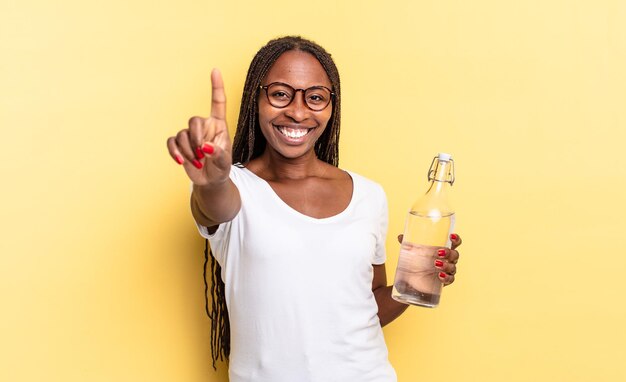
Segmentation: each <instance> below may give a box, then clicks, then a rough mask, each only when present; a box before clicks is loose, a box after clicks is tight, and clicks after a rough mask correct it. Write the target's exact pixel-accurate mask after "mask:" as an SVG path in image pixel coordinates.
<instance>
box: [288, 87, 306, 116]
mask: <svg viewBox="0 0 626 382" xmlns="http://www.w3.org/2000/svg"><path fill="white" fill-rule="evenodd" d="M298 92H302V97H298ZM309 111H310V109H309V107H308V106H307V104H306V101H305V99H304V89H296V92H295V94H294V98H293V101H292V102H291V103H290V104H289V105H287V107H286V108H285V115H286V116H288V117H290V118H291V119H293V120H294V121H298V122H299V121H302V120H304V119H306V118H307V115H308V112H309Z"/></svg>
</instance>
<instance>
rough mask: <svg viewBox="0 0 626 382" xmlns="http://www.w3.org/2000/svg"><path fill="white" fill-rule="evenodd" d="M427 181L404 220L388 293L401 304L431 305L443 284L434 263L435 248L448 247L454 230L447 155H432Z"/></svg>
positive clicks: (451, 175) (450, 168)
mask: <svg viewBox="0 0 626 382" xmlns="http://www.w3.org/2000/svg"><path fill="white" fill-rule="evenodd" d="M428 180H429V181H430V187H429V189H428V191H427V192H426V194H425V195H423V196H422V197H420V198H419V199H417V201H416V202H415V203H414V204H413V206H412V207H411V210H410V211H409V214H408V216H407V219H406V225H405V227H404V237H403V238H402V244H401V247H400V257H399V259H398V267H397V268H396V277H395V280H394V284H393V291H392V294H391V296H392V297H393V298H394V299H395V300H397V301H400V302H402V303H405V304H411V305H418V306H424V307H429V308H434V307H436V306H437V305H438V304H439V298H440V296H441V289H442V287H443V284H442V282H441V280H440V279H439V272H440V270H438V269H437V268H435V265H434V263H435V260H436V259H437V249H439V248H441V247H448V248H449V247H450V245H451V242H450V234H451V233H452V230H453V229H454V219H455V216H454V209H453V208H452V207H451V206H450V202H449V200H448V198H449V194H450V188H451V187H452V184H454V161H453V160H452V156H451V155H450V154H445V153H440V154H439V155H437V156H436V157H434V158H433V161H432V163H431V165H430V169H429V170H428Z"/></svg>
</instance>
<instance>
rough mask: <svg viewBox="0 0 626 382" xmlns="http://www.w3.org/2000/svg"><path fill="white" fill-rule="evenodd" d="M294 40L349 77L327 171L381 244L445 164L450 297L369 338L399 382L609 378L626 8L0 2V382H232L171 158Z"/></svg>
mask: <svg viewBox="0 0 626 382" xmlns="http://www.w3.org/2000/svg"><path fill="white" fill-rule="evenodd" d="M285 34H301V35H303V36H305V37H308V38H311V39H313V40H316V41H317V42H319V43H321V44H322V45H323V46H325V47H326V48H327V49H328V50H329V51H330V52H332V53H333V55H334V57H335V58H336V61H337V64H338V65H339V68H340V72H341V74H342V79H343V84H342V86H343V106H344V107H343V130H342V141H341V145H342V146H341V163H340V165H341V167H343V168H348V169H351V170H354V171H356V172H359V173H362V174H363V175H365V176H368V177H370V178H372V179H374V180H376V181H378V182H379V183H381V184H382V185H383V186H384V188H385V189H386V191H387V194H388V198H389V206H390V222H391V223H390V235H389V238H388V240H387V249H388V252H389V261H388V271H389V277H390V280H391V279H392V278H393V269H394V267H395V264H396V260H397V252H398V244H397V243H396V239H395V234H397V233H399V232H400V231H401V230H402V227H403V224H404V215H405V212H406V210H407V208H408V206H410V205H411V203H412V201H413V200H414V199H415V198H416V197H417V196H418V195H419V194H420V193H422V192H424V191H425V187H426V176H425V175H426V170H427V168H428V165H429V164H430V160H431V158H432V156H433V155H435V154H436V153H437V152H438V151H447V152H451V153H453V154H454V157H455V159H456V165H457V183H456V184H455V186H454V192H455V200H456V206H457V211H458V219H457V232H459V233H460V234H461V235H462V237H463V238H464V241H465V243H464V244H463V246H462V247H461V254H462V259H461V262H460V264H459V266H460V271H459V276H458V281H457V282H456V283H455V284H454V285H453V286H451V287H448V288H446V289H445V291H444V295H443V298H442V305H441V306H440V307H439V308H437V309H435V310H427V309H421V308H411V309H410V310H409V311H408V312H407V313H405V314H404V315H403V316H402V317H401V318H400V319H398V320H397V321H396V322H394V323H392V324H391V325H389V327H387V328H385V336H386V339H387V342H388V345H389V352H390V359H391V362H392V363H393V365H394V366H395V368H396V369H397V372H398V375H399V379H400V381H402V382H406V381H433V380H449V381H481V382H484V381H529V380H533V381H568V382H570V381H617V380H625V379H626V371H625V369H624V366H623V361H624V359H625V358H626V351H625V347H624V345H625V344H626V331H624V329H623V323H624V322H626V306H625V304H624V302H623V301H624V300H623V296H622V294H623V293H624V292H626V286H625V283H624V281H623V277H624V271H625V270H626V256H624V250H623V247H624V243H623V239H624V230H625V228H626V224H624V222H623V220H622V219H623V218H624V213H625V212H626V208H625V207H626V205H625V202H624V194H625V191H626V187H625V186H626V171H625V170H624V168H625V166H626V160H625V159H624V156H623V155H622V152H623V145H624V141H625V140H626V133H625V131H626V111H625V110H626V90H625V89H626V75H625V73H626V71H625V69H624V68H626V2H624V1H621V0H593V1H591V0H589V1H584V0H578V1H575V0H560V1H559V0H531V1H496V0H475V1H451V0H450V1H441V0H429V1H392V2H389V1H387V2H382V1H380V2H373V1H356V0H355V1H344V2H340V1H336V2H335V1H327V0H320V1H317V2H313V3H311V2H285V1H275V0H267V1H263V2H253V1H251V2H243V1H222V2H215V1H191V0H178V1H148V0H135V1H121V0H113V1H108V2H85V1H78V0H65V1H43V0H23V1H12V0H2V1H1V2H0V48H1V49H0V55H1V58H0V126H1V128H2V139H3V144H2V149H1V150H0V156H1V158H0V169H1V179H2V188H1V191H0V192H2V198H1V200H0V203H2V208H1V216H2V227H1V232H2V239H1V240H0V253H1V260H0V261H1V262H0V273H1V275H0V276H1V277H0V293H1V300H0V301H1V304H2V314H1V318H0V349H1V350H0V380H2V381H40V380H47V381H147V380H150V381H220V382H223V381H226V377H225V376H226V370H225V367H224V366H223V365H222V366H221V367H220V370H219V371H218V372H214V371H213V370H212V368H211V366H210V362H209V354H210V350H209V341H208V338H209V321H208V319H207V318H206V317H205V314H204V299H203V292H204V285H203V282H202V264H203V256H202V248H203V241H202V240H201V239H200V237H199V236H198V235H197V233H196V229H195V227H194V225H193V223H192V220H191V215H190V213H189V210H188V193H189V184H188V182H187V180H186V178H185V175H184V174H183V171H182V169H181V168H180V167H178V166H177V165H176V164H175V163H174V162H173V161H172V160H171V159H170V158H169V156H168V155H167V152H166V148H165V139H166V137H167V136H169V135H173V134H175V133H176V132H177V131H178V130H179V129H182V128H184V127H185V126H186V122H187V119H188V118H189V117H190V116H192V115H207V113H208V112H209V103H210V91H209V87H210V80H209V72H210V69H211V68H212V67H219V68H221V69H222V72H223V74H224V77H225V82H226V86H227V95H228V97H229V100H230V103H229V105H228V115H229V118H230V127H231V129H232V128H234V126H235V123H236V118H237V112H238V108H239V105H238V99H239V97H240V94H241V90H242V86H243V81H244V77H245V71H246V69H247V66H248V64H249V62H250V60H251V58H252V56H253V55H254V53H255V52H256V50H257V49H258V48H259V47H260V46H261V45H263V44H264V43H265V42H266V41H267V40H268V39H270V38H272V37H276V36H279V35H285Z"/></svg>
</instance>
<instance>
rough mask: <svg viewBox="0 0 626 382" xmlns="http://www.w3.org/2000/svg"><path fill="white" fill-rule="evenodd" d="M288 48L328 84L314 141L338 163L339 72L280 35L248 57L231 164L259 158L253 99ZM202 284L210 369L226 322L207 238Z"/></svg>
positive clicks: (223, 350)
mask: <svg viewBox="0 0 626 382" xmlns="http://www.w3.org/2000/svg"><path fill="white" fill-rule="evenodd" d="M291 50H298V51H302V52H307V53H310V54H311V55H313V56H314V57H315V58H316V59H317V60H318V61H319V62H320V64H321V65H322V67H323V68H324V70H325V71H326V74H327V75H328V78H329V79H330V83H331V84H332V91H333V92H334V93H335V96H334V97H333V105H332V108H333V110H332V115H331V117H330V120H329V121H328V125H327V126H326V129H325V130H324V132H323V133H322V135H321V136H320V137H319V139H318V140H317V142H316V143H315V154H316V155H317V157H318V158H319V159H320V160H322V161H324V162H326V163H329V164H331V165H333V166H337V165H338V164H339V124H340V117H341V87H340V83H339V72H338V70H337V66H336V65H335V63H334V61H333V59H332V58H331V55H330V54H329V53H328V52H326V50H324V48H322V47H321V46H319V45H318V44H316V43H315V42H313V41H310V40H307V39H304V38H302V37H299V36H287V37H281V38H277V39H274V40H271V41H269V42H268V43H267V44H266V45H265V46H264V47H262V48H261V49H260V50H259V51H258V52H257V54H256V55H255V56H254V58H253V59H252V63H250V68H249V69H248V75H247V76H246V82H245V84H244V89H243V96H242V99H241V108H240V110H239V121H238V123H237V131H236V133H235V138H234V142H233V164H237V163H241V164H245V163H248V162H249V161H250V160H252V159H254V158H257V157H259V156H260V155H261V154H262V153H263V151H264V150H265V145H266V143H267V142H266V140H265V137H264V136H263V133H262V132H261V127H260V125H259V113H258V104H257V99H258V95H259V87H260V86H261V81H262V80H263V78H265V76H266V75H267V72H268V71H269V70H270V68H271V67H272V65H274V62H276V60H277V59H278V57H280V55H282V54H283V53H285V52H287V51H291ZM209 258H210V259H211V296H212V302H211V308H210V309H209V296H208V292H209V291H208V289H209V286H208V284H207V265H208V261H209ZM204 260H205V262H204V286H205V297H206V305H205V308H206V313H207V315H208V316H209V318H211V356H212V359H213V368H215V362H216V361H217V359H218V358H219V359H220V360H224V359H228V356H229V355H230V322H229V320H228V310H227V307H226V297H225V294H224V292H225V288H224V282H223V280H222V277H221V267H220V266H219V264H218V263H217V261H216V260H215V257H214V256H213V253H212V252H211V249H210V248H209V243H208V240H206V241H205V250H204Z"/></svg>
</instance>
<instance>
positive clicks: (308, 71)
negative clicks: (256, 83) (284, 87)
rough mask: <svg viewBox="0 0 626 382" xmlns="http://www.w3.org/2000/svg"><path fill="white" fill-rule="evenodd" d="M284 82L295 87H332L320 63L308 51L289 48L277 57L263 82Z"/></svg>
mask: <svg viewBox="0 0 626 382" xmlns="http://www.w3.org/2000/svg"><path fill="white" fill-rule="evenodd" d="M272 82H284V83H286V84H289V85H291V86H293V87H295V88H308V87H311V86H319V85H323V86H326V87H329V88H330V87H332V84H331V83H330V79H329V78H328V75H327V74H326V71H325V70H324V67H323V66H322V64H320V62H319V61H317V58H315V56H313V55H312V54H310V53H307V52H302V51H300V50H290V51H287V52H285V53H283V54H281V55H280V57H278V59H277V60H276V62H274V64H273V65H272V67H271V68H270V70H269V71H268V72H267V75H266V76H265V78H264V81H263V83H264V84H269V83H272Z"/></svg>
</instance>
